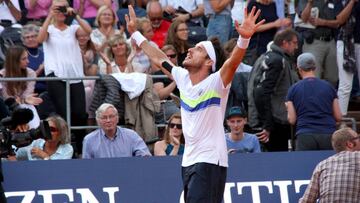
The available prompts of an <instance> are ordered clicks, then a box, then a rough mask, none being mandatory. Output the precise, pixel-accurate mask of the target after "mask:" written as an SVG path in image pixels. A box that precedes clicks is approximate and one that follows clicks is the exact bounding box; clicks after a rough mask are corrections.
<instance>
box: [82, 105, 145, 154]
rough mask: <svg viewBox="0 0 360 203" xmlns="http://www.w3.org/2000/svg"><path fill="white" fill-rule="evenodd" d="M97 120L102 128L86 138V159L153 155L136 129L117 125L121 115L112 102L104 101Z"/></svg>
mask: <svg viewBox="0 0 360 203" xmlns="http://www.w3.org/2000/svg"><path fill="white" fill-rule="evenodd" d="M96 121H97V122H98V124H99V126H100V129H97V130H95V131H93V132H91V133H89V134H88V135H86V136H85V138H84V142H83V150H82V157H83V158H84V159H89V158H111V157H131V156H151V154H150V152H149V149H148V148H147V146H146V144H145V142H144V141H143V140H142V138H141V137H140V136H139V135H138V134H137V133H136V132H135V131H133V130H130V129H126V128H121V127H118V126H117V123H118V121H119V115H118V112H117V110H116V108H115V106H113V105H112V104H108V103H104V104H102V105H101V106H100V107H99V108H98V109H97V110H96Z"/></svg>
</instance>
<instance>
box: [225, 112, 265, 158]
mask: <svg viewBox="0 0 360 203" xmlns="http://www.w3.org/2000/svg"><path fill="white" fill-rule="evenodd" d="M246 116H247V115H246V112H245V110H243V109H242V108H241V107H239V106H234V107H231V108H230V111H229V115H228V116H227V117H226V124H227V125H228V126H229V128H230V133H226V134H225V138H226V145H227V149H228V153H229V154H230V153H252V152H261V149H260V143H259V140H258V138H257V136H256V135H254V134H249V133H246V132H244V126H245V124H246V122H247V119H246Z"/></svg>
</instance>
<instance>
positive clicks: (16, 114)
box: [0, 99, 51, 158]
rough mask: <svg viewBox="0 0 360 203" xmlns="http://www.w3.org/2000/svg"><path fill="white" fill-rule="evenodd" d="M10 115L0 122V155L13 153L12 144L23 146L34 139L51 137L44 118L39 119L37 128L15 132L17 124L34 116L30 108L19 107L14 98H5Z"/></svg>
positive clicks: (25, 121)
mask: <svg viewBox="0 0 360 203" xmlns="http://www.w3.org/2000/svg"><path fill="white" fill-rule="evenodd" d="M5 104H6V105H7V107H8V109H9V111H10V113H11V116H8V117H6V118H4V119H2V120H1V122H0V157H1V158H6V157H7V156H8V155H14V150H13V147H12V146H16V147H17V148H19V147H25V146H27V145H29V144H31V142H32V141H33V140H35V139H39V138H43V139H45V140H48V139H51V132H50V127H49V123H48V122H47V121H45V120H42V121H40V126H39V127H38V128H37V129H30V130H28V131H26V132H15V131H14V130H15V128H16V127H17V126H18V125H22V124H27V123H28V122H29V121H31V120H32V119H33V117H34V115H33V113H32V111H31V110H30V109H26V108H21V107H19V105H18V104H17V103H16V101H15V100H14V99H7V100H5Z"/></svg>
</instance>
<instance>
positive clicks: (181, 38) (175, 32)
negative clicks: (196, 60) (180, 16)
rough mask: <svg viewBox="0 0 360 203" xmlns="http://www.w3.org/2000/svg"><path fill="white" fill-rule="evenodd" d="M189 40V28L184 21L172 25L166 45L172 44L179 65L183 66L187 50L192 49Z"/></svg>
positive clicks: (176, 21) (177, 21)
mask: <svg viewBox="0 0 360 203" xmlns="http://www.w3.org/2000/svg"><path fill="white" fill-rule="evenodd" d="M188 38H189V28H188V26H187V25H186V23H185V22H184V21H181V20H175V21H174V22H172V23H171V25H170V28H169V30H168V34H167V37H166V40H165V43H164V44H171V45H173V46H174V47H175V49H176V51H177V53H176V54H177V57H178V64H179V66H182V62H183V61H184V59H185V57H186V55H187V50H188V49H189V48H190V45H189V43H188V42H187V41H188Z"/></svg>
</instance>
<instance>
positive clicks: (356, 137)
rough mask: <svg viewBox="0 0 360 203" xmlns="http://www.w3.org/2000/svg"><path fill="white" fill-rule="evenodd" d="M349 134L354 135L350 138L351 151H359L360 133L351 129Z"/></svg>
mask: <svg viewBox="0 0 360 203" xmlns="http://www.w3.org/2000/svg"><path fill="white" fill-rule="evenodd" d="M351 134H352V135H353V137H354V138H353V139H352V140H351V143H352V144H353V147H352V149H351V151H360V135H358V134H357V133H356V132H355V131H352V132H351Z"/></svg>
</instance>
